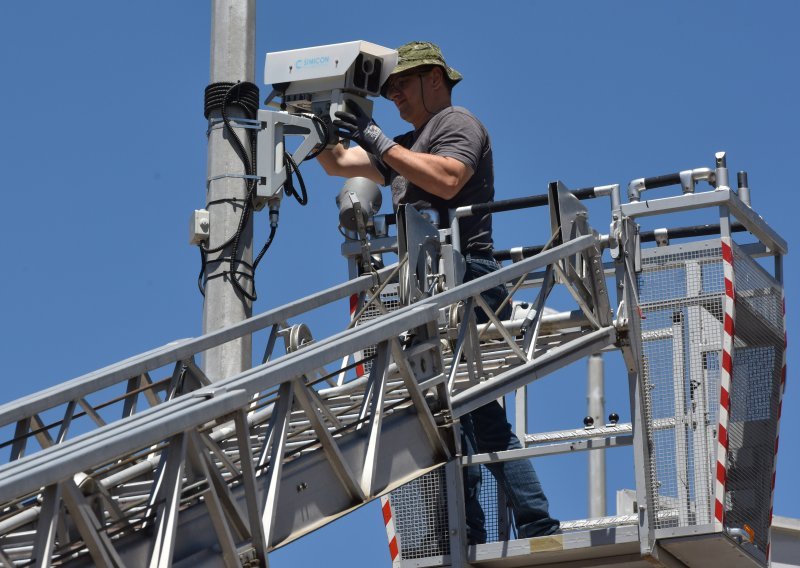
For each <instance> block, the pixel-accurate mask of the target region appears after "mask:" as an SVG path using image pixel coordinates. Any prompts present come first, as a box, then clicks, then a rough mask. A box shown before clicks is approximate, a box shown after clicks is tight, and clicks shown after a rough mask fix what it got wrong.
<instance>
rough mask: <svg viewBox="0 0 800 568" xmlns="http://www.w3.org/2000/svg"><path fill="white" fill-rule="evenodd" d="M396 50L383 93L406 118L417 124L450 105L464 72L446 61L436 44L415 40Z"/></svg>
mask: <svg viewBox="0 0 800 568" xmlns="http://www.w3.org/2000/svg"><path fill="white" fill-rule="evenodd" d="M397 52H398V61H397V66H396V67H395V68H394V69H393V70H392V73H391V74H390V75H389V78H388V79H387V80H386V82H385V83H384V85H383V87H382V88H381V94H382V95H383V96H384V97H386V98H387V99H389V100H391V101H392V102H394V103H395V105H396V106H397V108H398V110H399V111H400V116H401V117H402V118H403V119H404V120H406V121H408V122H410V123H412V124H414V126H416V127H418V126H420V125H421V124H420V123H421V122H422V121H426V120H427V118H428V117H429V116H430V114H433V113H435V112H438V111H439V110H441V108H444V107H445V106H449V104H450V91H451V90H452V88H453V86H454V85H455V84H456V83H458V82H459V81H461V79H462V76H461V73H459V72H458V71H456V70H455V69H453V68H452V67H450V66H448V65H447V63H446V62H445V60H444V56H443V55H442V50H441V49H439V46H437V45H436V44H433V43H430V42H426V41H412V42H409V43H407V44H405V45H402V46H400V47H399V48H398V50H397Z"/></svg>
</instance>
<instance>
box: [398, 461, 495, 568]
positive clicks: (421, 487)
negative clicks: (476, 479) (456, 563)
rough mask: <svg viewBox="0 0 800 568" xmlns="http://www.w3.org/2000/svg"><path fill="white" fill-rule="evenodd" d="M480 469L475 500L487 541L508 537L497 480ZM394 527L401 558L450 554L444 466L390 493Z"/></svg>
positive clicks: (482, 467) (486, 470)
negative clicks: (477, 492) (476, 500)
mask: <svg viewBox="0 0 800 568" xmlns="http://www.w3.org/2000/svg"><path fill="white" fill-rule="evenodd" d="M479 467H480V470H481V485H480V492H479V494H478V502H479V503H480V505H481V509H483V513H484V528H485V529H486V542H499V541H501V540H507V539H508V536H507V534H508V532H507V531H508V522H507V519H506V517H505V515H504V514H502V513H504V512H505V507H504V504H499V503H500V494H499V493H498V487H497V481H496V480H495V478H494V476H493V475H492V474H491V472H490V471H489V470H488V469H487V468H486V466H483V465H481V466H479ZM389 502H390V503H391V507H392V511H393V512H394V521H395V530H396V531H397V534H398V535H399V537H400V558H401V559H402V560H413V559H417V558H428V557H431V556H443V555H446V554H450V540H449V536H448V531H449V529H448V515H447V484H446V479H445V468H444V467H440V468H438V469H435V470H433V471H431V472H429V473H426V474H425V475H423V476H422V477H419V478H417V479H415V480H414V481H410V482H409V483H406V484H405V485H403V486H402V487H400V488H399V489H395V490H394V491H392V492H391V493H390V494H389ZM501 509H502V510H501Z"/></svg>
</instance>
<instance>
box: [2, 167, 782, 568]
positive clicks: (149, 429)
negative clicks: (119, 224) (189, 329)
mask: <svg viewBox="0 0 800 568" xmlns="http://www.w3.org/2000/svg"><path fill="white" fill-rule="evenodd" d="M692 171H694V170H690V173H691V172H692ZM714 173H715V180H716V183H715V186H714V189H713V190H711V191H705V192H698V193H695V192H694V183H692V184H691V188H690V189H691V191H688V190H687V189H688V188H687V186H686V185H685V184H684V183H683V182H684V181H685V180H686V179H690V178H691V176H689V178H687V176H686V175H683V174H685V172H681V174H680V175H679V174H675V175H674V176H672V177H669V179H666V178H664V177H660V178H644V179H643V180H637V183H636V184H634V185H632V189H631V190H630V191H629V198H630V202H629V203H624V204H623V203H621V199H620V196H619V186H602V187H597V188H587V189H584V190H578V191H570V190H568V189H567V188H566V187H565V186H564V185H563V184H561V183H560V182H554V183H552V184H551V185H550V187H549V188H548V192H547V194H546V195H543V196H534V197H532V198H530V199H522V200H514V201H513V202H498V203H495V204H492V205H488V206H487V207H486V208H484V209H480V212H489V211H490V210H493V211H495V212H501V211H506V210H509V209H525V208H529V207H534V206H546V207H547V208H548V216H549V218H550V227H549V231H546V233H547V234H546V235H544V236H543V240H544V241H545V242H544V244H542V245H538V246H531V247H526V248H518V249H512V250H510V251H508V256H509V257H511V258H512V259H513V260H514V262H512V263H510V264H508V265H507V266H505V267H504V268H503V269H501V270H499V271H497V272H494V273H492V274H489V275H487V276H484V277H482V278H479V279H477V280H474V281H470V282H468V283H462V282H461V275H462V274H463V273H462V271H461V270H462V269H461V268H460V266H461V264H460V263H462V262H463V259H461V256H460V253H459V251H458V250H457V249H458V246H457V244H454V243H457V242H458V239H456V238H454V237H453V235H454V233H455V234H457V227H458V219H460V218H463V217H464V216H466V215H470V214H475V213H479V211H478V210H466V209H469V208H465V210H456V211H454V212H453V215H452V217H453V218H452V220H451V223H450V228H447V229H439V228H437V227H436V226H435V225H433V224H432V223H431V222H430V221H431V219H430V218H426V217H425V216H424V215H423V214H421V213H419V212H417V211H416V210H414V209H412V208H405V209H402V210H401V211H400V212H398V216H397V219H396V223H397V234H396V235H390V234H389V232H388V231H383V230H376V227H378V228H380V227H384V228H385V227H386V223H385V222H376V221H375V220H374V219H373V220H371V221H370V222H369V223H363V224H362V225H361V226H359V228H358V231H355V232H354V233H353V234H352V235H350V238H349V239H348V241H346V243H345V244H344V246H343V252H344V253H345V255H346V256H347V257H348V259H349V260H350V266H351V277H352V278H351V279H350V280H349V281H347V282H345V283H343V284H341V285H338V286H335V287H333V288H329V289H327V290H323V291H321V292H319V293H317V294H314V295H312V296H309V297H306V298H303V299H300V300H298V301H296V302H292V303H290V304H287V305H285V306H281V307H278V308H275V309H272V310H269V311H267V312H265V313H262V314H260V315H257V316H254V317H252V318H250V319H248V320H245V321H243V322H241V323H239V324H236V325H234V326H230V327H228V328H225V329H221V330H219V331H216V332H213V333H211V334H208V335H205V336H202V337H198V338H194V339H186V340H181V341H177V342H174V343H171V344H169V345H165V346H163V347H161V348H158V349H155V350H153V351H150V352H148V353H145V354H142V355H139V356H136V357H132V358H130V359H128V360H126V361H123V362H120V363H118V364H115V365H111V366H109V367H106V368H105V369H101V370H99V371H96V372H94V373H90V374H88V375H85V376H83V377H80V378H77V379H74V380H71V381H66V382H64V383H62V384H60V385H58V386H55V387H53V388H51V389H48V390H45V391H42V392H40V393H37V394H34V395H31V396H28V397H25V398H23V399H20V400H17V401H13V402H10V403H7V404H5V405H3V406H2V407H0V434H2V436H0V458H2V465H0V563H2V565H5V566H23V565H35V566H48V565H62V566H91V565H96V566H144V565H148V566H170V565H174V566H190V565H191V566H193V567H203V566H228V567H233V566H242V565H245V566H266V565H268V554H269V552H270V551H271V550H273V549H275V548H278V547H280V546H283V545H285V544H287V543H289V542H292V541H294V540H296V539H298V538H301V537H303V536H304V535H305V534H308V533H309V532H310V531H313V530H315V529H317V528H319V527H321V526H324V525H325V524H327V523H329V522H332V521H334V520H336V519H337V518H339V517H341V516H342V515H345V514H346V513H348V512H350V511H352V510H353V509H355V508H357V507H359V506H361V505H363V504H364V503H367V502H369V501H372V500H374V499H378V498H381V499H383V510H384V519H385V520H386V524H387V530H388V531H389V533H388V534H389V537H390V539H389V545H390V546H389V548H390V554H391V557H392V562H393V563H394V564H395V565H397V566H469V565H473V566H548V565H556V564H559V565H565V566H571V565H575V566H577V565H581V566H586V565H616V566H631V567H638V566H653V565H663V566H713V565H719V566H723V565H724V566H726V567H739V566H741V567H745V566H747V567H749V566H753V567H755V566H766V564H767V559H768V554H769V536H768V535H769V526H770V523H771V500H772V490H773V486H774V469H775V448H776V441H777V436H778V418H779V416H780V399H781V393H782V389H783V384H784V351H785V339H784V338H785V334H784V311H783V285H782V271H781V266H782V264H781V262H782V257H783V255H784V254H786V252H787V246H786V243H785V241H783V239H781V237H780V236H778V235H777V234H775V233H774V232H773V231H772V230H771V229H770V228H769V226H768V225H767V224H766V223H765V222H764V221H763V220H762V219H761V218H760V217H758V215H757V214H755V213H754V212H753V211H752V210H751V209H750V208H749V206H748V205H747V204H746V203H745V202H744V201H742V199H740V197H739V195H737V192H736V191H734V190H732V189H730V188H728V187H727V168H726V167H725V165H724V157H723V159H722V162H721V163H720V162H719V160H718V163H717V167H716V169H715V170H714ZM656 179H657V180H658V182H657V183H660V184H661V185H667V182H668V181H672V182H673V183H681V184H682V186H683V190H684V192H683V194H682V195H678V196H674V197H663V198H659V199H652V200H648V201H642V200H641V197H640V193H641V191H643V190H645V189H651V187H655V186H658V185H657V183H655V182H654V181H653V180H656ZM704 179H707V176H706V178H704ZM723 179H724V180H725V181H724V182H723ZM639 181H640V182H641V183H638V182H639ZM648 181H650V185H648ZM588 198H609V201H610V211H611V216H612V223H611V230H610V233H609V234H608V235H601V234H599V233H598V232H597V231H596V230H594V229H593V228H592V226H591V225H590V224H589V220H588V214H587V209H586V208H585V206H584V205H583V204H582V202H581V200H582V199H588ZM473 209H474V208H473ZM689 209H699V210H703V211H706V212H709V211H710V212H711V215H712V216H713V217H714V221H715V223H713V224H712V225H710V226H709V227H704V228H702V229H697V228H693V229H692V230H691V231H687V230H684V229H680V230H677V231H674V230H673V231H671V230H663V231H655V232H654V233H652V234H648V233H646V232H643V231H640V229H639V227H638V225H637V224H636V220H637V219H639V218H641V217H645V216H652V215H664V216H668V215H670V214H671V213H674V212H679V211H686V210H689ZM732 218H734V219H735V220H736V221H737V222H738V224H734V222H733V221H732ZM382 221H385V219H384V220H382ZM742 230H746V231H747V232H749V234H750V235H752V236H753V237H755V238H753V237H749V240H747V241H744V240H743V241H741V242H738V241H737V239H736V235H738V234H739V233H741V232H742ZM687 233H688V234H691V236H693V238H692V240H691V241H689V242H683V241H682V242H681V243H675V242H674V241H675V240H678V239H682V238H683V237H685V236H687ZM540 236H541V235H540ZM653 241H656V242H657V245H658V246H649V243H652V242H653ZM540 242H541V241H540ZM390 252H392V253H395V254H396V255H397V258H398V261H397V262H396V263H394V264H390V265H389V266H386V267H385V268H383V267H381V265H380V262H379V261H383V258H379V257H380V256H381V255H382V254H384V253H386V254H389V253H390ZM503 254H505V253H502V252H500V253H498V256H500V257H502V256H503ZM387 258H388V257H387ZM769 258H772V259H774V260H773V265H772V266H768V265H767V264H766V263H765V262H764V260H765V259H769ZM387 264H388V263H387ZM499 284H503V285H505V286H507V288H508V290H509V292H510V294H511V301H513V314H512V317H511V318H510V319H509V320H505V321H501V320H500V319H499V318H498V317H497V315H496V314H495V313H494V312H492V310H491V309H490V308H489V307H488V306H487V305H486V303H485V301H484V300H483V298H482V297H481V292H483V291H484V290H487V289H489V288H491V287H494V286H496V285H499ZM609 288H610V289H612V292H611V293H610V292H609ZM526 294H527V296H526ZM556 294H561V295H562V297H566V298H569V299H570V301H572V302H573V308H572V309H570V310H566V311H564V310H553V309H550V306H549V300H550V299H551V298H553V297H555V295H556ZM343 306H346V307H345V308H343ZM347 307H350V308H351V310H352V311H351V318H350V319H349V321H346V322H343V324H342V327H343V329H340V330H338V331H336V332H334V333H332V334H329V335H327V336H323V335H322V334H320V333H318V331H317V330H316V329H315V327H318V326H315V325H314V322H315V321H319V320H320V318H326V321H330V318H331V317H332V315H331V314H341V315H344V314H345V313H346V309H347ZM475 310H482V311H483V312H485V313H486V314H487V317H488V319H489V321H488V323H486V324H478V323H476V319H475ZM498 313H499V311H498ZM250 334H252V335H253V336H254V342H259V341H260V342H261V343H260V344H261V345H262V346H263V357H262V361H261V364H259V365H256V366H254V367H253V368H252V369H250V370H248V371H245V372H243V373H240V374H238V375H236V376H233V377H229V378H226V379H223V380H220V381H216V382H213V383H212V382H211V381H209V379H208V378H207V377H206V375H205V374H204V373H203V370H202V369H201V365H200V362H199V361H198V357H201V356H202V354H203V353H204V352H205V351H206V350H208V349H211V348H215V347H217V346H219V345H223V344H225V343H226V342H229V341H233V340H236V339H237V338H240V337H242V336H244V335H250ZM616 351H619V352H621V354H622V356H623V358H624V361H625V365H626V368H627V370H628V373H629V375H628V379H629V390H630V401H631V406H630V416H631V422H630V423H618V424H609V425H606V426H601V425H598V426H597V427H593V428H587V429H579V430H575V431H567V432H546V433H529V432H527V427H526V424H525V422H524V414H525V413H524V412H518V413H517V423H516V425H515V429H516V431H517V432H518V433H519V434H522V435H521V436H520V438H521V439H522V440H523V441H524V446H525V447H524V448H522V449H520V450H515V451H510V452H503V453H502V455H501V454H497V455H480V454H479V455H465V453H464V451H463V449H462V448H461V447H460V436H459V435H458V433H459V427H460V426H459V418H460V417H461V416H464V415H465V414H467V413H469V412H470V411H472V410H474V409H475V408H478V407H479V406H481V405H483V404H485V403H487V402H489V401H492V400H495V399H498V398H501V397H505V396H506V395H512V394H513V395H514V396H515V397H516V400H515V402H514V404H515V406H516V408H518V409H520V408H521V409H524V408H526V405H527V402H526V400H525V389H524V387H525V386H526V385H529V384H531V383H533V382H535V381H536V380H538V379H540V378H542V377H544V376H546V375H548V374H550V373H553V372H555V371H557V370H558V369H561V368H563V367H565V366H566V365H568V364H570V363H572V362H575V361H578V360H580V359H583V358H585V357H587V356H590V355H593V354H596V353H600V352H616ZM622 445H627V446H632V448H633V455H634V462H635V463H634V464H633V467H634V471H635V475H636V488H635V490H636V499H635V502H636V509H635V510H633V511H630V512H628V513H626V514H624V515H621V516H619V517H609V518H605V519H590V520H586V521H573V522H565V523H563V524H562V528H563V529H564V532H563V533H562V534H559V535H554V536H551V537H541V538H534V539H516V538H515V532H514V527H513V519H511V517H510V516H509V514H508V512H507V510H506V508H505V506H504V504H503V503H502V496H500V500H499V504H498V492H497V491H496V490H495V491H494V492H492V488H491V487H488V489H487V491H486V494H485V495H484V503H485V504H486V509H487V510H491V511H492V514H493V515H494V519H495V521H494V523H495V524H494V525H493V526H494V527H495V528H494V529H493V530H492V531H491V537H490V539H489V540H490V542H487V543H486V544H480V545H475V546H469V547H468V546H467V545H466V541H465V529H464V514H463V486H462V475H461V470H462V468H463V467H464V466H466V465H470V464H485V463H487V462H490V461H492V460H507V459H529V458H530V457H533V456H542V457H544V456H546V455H551V454H558V453H569V452H575V451H590V450H591V451H603V450H604V449H606V448H613V447H617V446H622ZM486 485H487V486H488V485H489V484H488V483H487V484H486ZM709 552H710V553H711V554H712V555H713V562H716V563H717V564H713V563H712V564H710V563H709V560H708V554H709Z"/></svg>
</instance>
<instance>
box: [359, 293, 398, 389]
mask: <svg viewBox="0 0 800 568" xmlns="http://www.w3.org/2000/svg"><path fill="white" fill-rule="evenodd" d="M367 300H369V298H367V299H365V302H366V301H367ZM380 304H381V305H380V307H378V305H377V303H376V302H373V303H372V304H370V305H369V306H368V307H367V309H366V310H364V313H363V314H361V316H360V317H359V318H358V321H357V322H356V325H357V326H358V325H363V324H365V323H367V322H369V321H372V320H374V319H375V318H377V317H378V316H380V315H381V314H382V313H383V312H387V313H388V312H393V311H395V310H397V309H398V308H400V285H399V284H387V285H386V287H385V288H384V289H383V290H382V291H381V294H380ZM360 308H361V305H359V306H358V309H360ZM381 310H383V311H381ZM375 351H376V348H375V346H372V347H367V348H366V349H364V350H363V351H361V352H360V353H356V359H357V360H360V361H363V364H362V365H361V366H360V368H359V369H358V374H359V375H365V374H367V373H369V370H370V369H371V368H372V357H373V356H374V355H375Z"/></svg>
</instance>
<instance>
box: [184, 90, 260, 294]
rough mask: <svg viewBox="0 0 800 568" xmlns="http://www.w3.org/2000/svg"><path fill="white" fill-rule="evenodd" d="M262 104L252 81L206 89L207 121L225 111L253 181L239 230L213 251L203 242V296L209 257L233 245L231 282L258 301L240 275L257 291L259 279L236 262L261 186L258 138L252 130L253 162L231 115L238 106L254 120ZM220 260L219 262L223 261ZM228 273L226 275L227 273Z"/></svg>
mask: <svg viewBox="0 0 800 568" xmlns="http://www.w3.org/2000/svg"><path fill="white" fill-rule="evenodd" d="M258 104H259V93H258V86H256V85H254V84H253V83H248V82H238V83H212V84H211V85H208V86H207V87H206V89H205V101H204V109H203V114H204V116H205V118H206V119H208V117H209V116H210V115H211V113H212V112H214V111H215V110H220V111H221V116H222V122H223V128H224V129H225V130H226V132H227V134H228V137H229V139H230V140H231V142H232V144H233V147H234V150H235V151H236V153H237V155H238V156H239V158H240V159H241V160H242V163H243V165H244V170H245V175H247V176H252V177H251V178H245V186H246V188H247V191H246V196H245V199H244V203H243V206H242V213H241V215H240V217H239V223H238V225H237V228H236V231H235V232H234V234H233V235H231V236H230V237H229V238H227V239H225V240H224V241H223V243H222V244H220V245H218V246H216V247H213V248H209V247H207V246H206V245H205V244H204V243H200V245H199V248H200V262H201V266H200V274H199V275H198V288H199V289H200V293H201V294H203V295H205V290H204V288H203V285H202V280H203V277H204V276H205V273H206V267H207V265H208V264H209V261H208V255H209V254H210V253H215V252H220V251H222V250H223V249H225V248H226V247H228V246H232V249H231V254H230V256H229V258H228V261H229V262H230V270H229V271H228V274H229V275H230V277H231V282H232V283H233V285H234V287H236V288H237V289H238V290H239V292H240V293H242V294H243V295H244V296H245V297H247V298H248V299H251V300H253V301H254V300H255V295H254V294H250V293H249V292H247V291H246V290H245V289H244V288H243V287H242V285H241V284H240V283H239V281H238V278H237V277H238V276H244V277H246V278H249V279H250V280H251V282H252V283H253V290H254V291H255V280H254V275H253V274H247V273H244V272H241V271H239V270H237V265H238V264H245V265H247V263H243V261H241V260H236V253H237V251H238V248H239V240H240V238H241V235H242V232H243V231H244V227H245V226H246V225H247V221H248V220H249V219H250V215H251V214H252V212H253V209H254V202H253V199H254V197H255V193H256V187H257V180H256V179H255V174H256V163H255V157H256V135H255V131H254V130H248V139H249V140H248V142H249V146H250V152H251V155H252V157H253V158H252V160H251V159H250V157H249V156H248V154H247V151H246V150H245V147H244V145H243V144H242V141H241V139H240V138H239V136H238V135H237V134H236V132H235V131H234V129H233V127H232V126H231V121H230V117H229V116H228V109H229V106H230V105H238V106H239V107H241V108H242V110H243V111H244V114H245V117H246V118H248V119H254V118H255V117H256V113H257V112H258ZM241 201H242V200H241V199H236V198H226V199H218V200H214V201H211V202H209V203H208V206H210V205H216V204H219V203H232V204H233V203H236V202H241ZM221 260H222V259H220V260H217V261H221ZM223 274H224V273H223Z"/></svg>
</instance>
